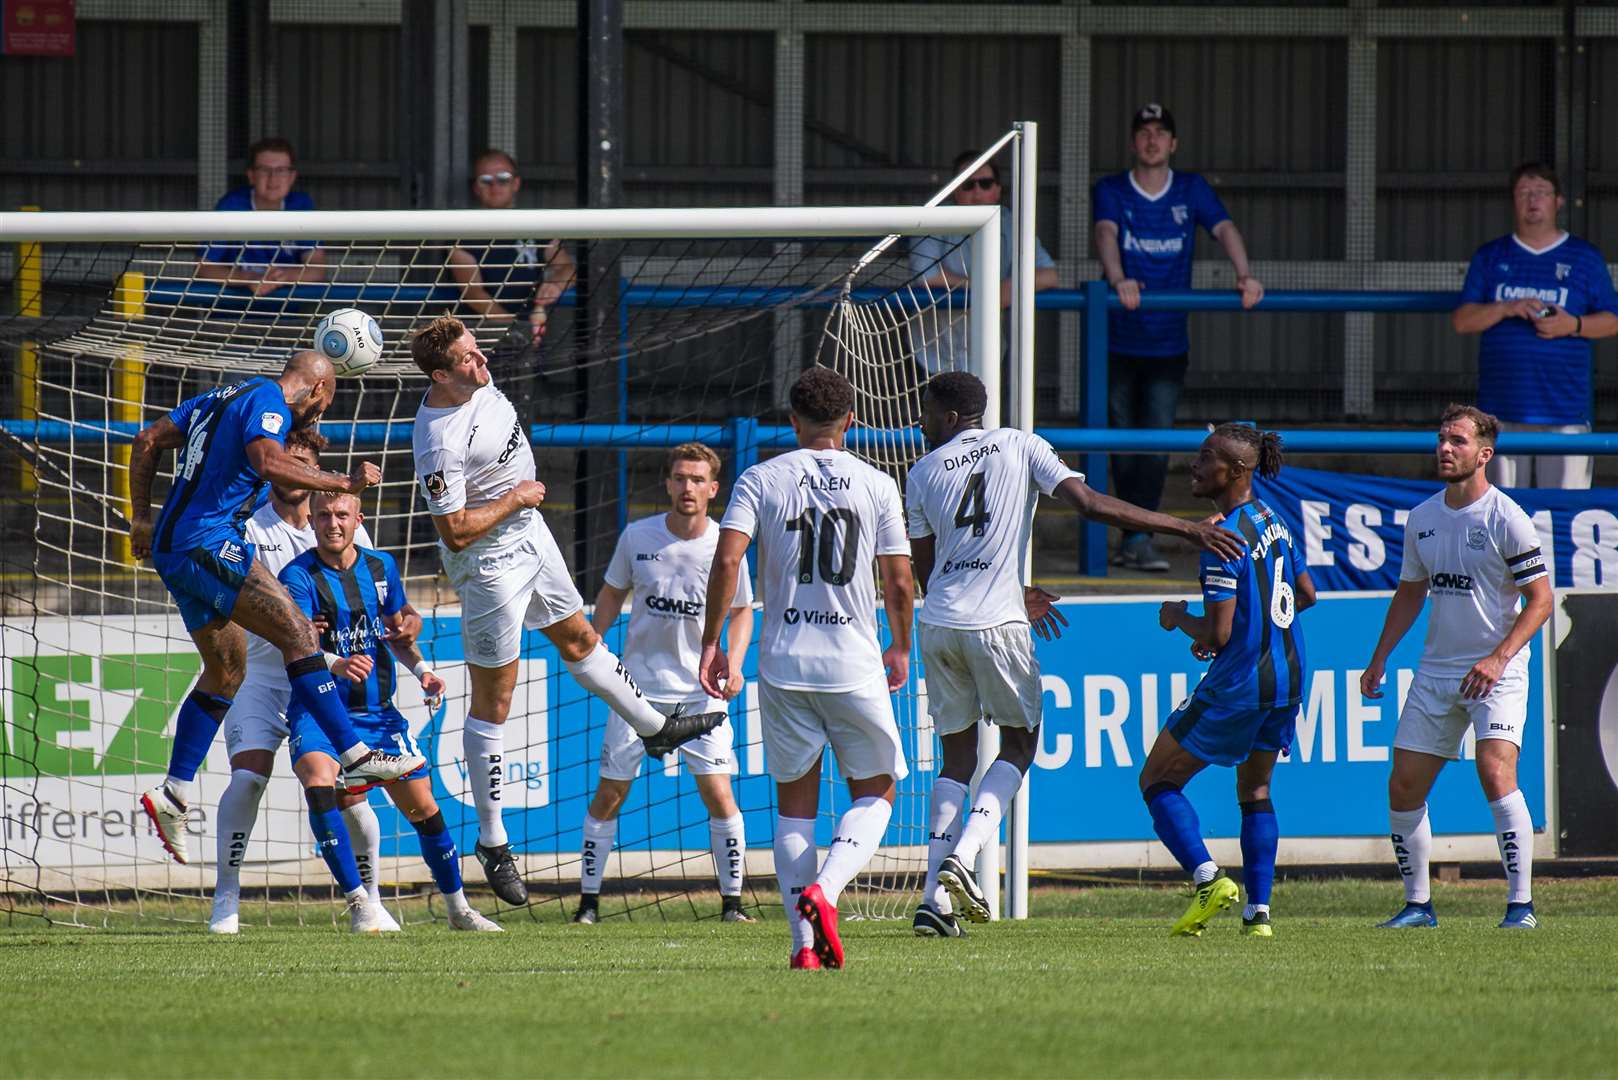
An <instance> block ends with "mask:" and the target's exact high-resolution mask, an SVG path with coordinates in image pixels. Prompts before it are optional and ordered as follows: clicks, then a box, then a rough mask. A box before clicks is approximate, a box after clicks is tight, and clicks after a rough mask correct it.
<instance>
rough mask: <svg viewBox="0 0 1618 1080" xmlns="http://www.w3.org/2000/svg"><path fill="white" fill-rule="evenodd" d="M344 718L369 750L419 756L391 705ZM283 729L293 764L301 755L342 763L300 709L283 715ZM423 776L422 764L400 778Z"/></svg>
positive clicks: (296, 707) (407, 728) (305, 711)
mask: <svg viewBox="0 0 1618 1080" xmlns="http://www.w3.org/2000/svg"><path fill="white" fill-rule="evenodd" d="M348 718H349V720H350V721H352V722H353V724H354V731H355V733H356V734H358V735H359V737H360V738H361V739H363V740H364V741H365V743H366V745H367V746H369V747H371V749H373V750H386V751H387V752H388V753H390V754H391V753H397V754H419V753H421V751H420V750H419V749H418V748H417V747H416V740H414V739H412V738H411V737H410V724H409V722H408V721H406V720H405V718H404V716H403V715H401V714H400V712H399V710H398V709H395V708H394V707H393V706H391V705H389V706H388V707H387V708H385V709H382V710H381V711H379V712H364V713H353V712H351V713H349V714H348ZM287 728H288V729H289V730H290V731H291V738H289V739H288V740H287V753H289V754H291V755H292V761H293V763H294V764H296V763H297V760H298V759H299V758H301V757H303V755H305V754H325V755H326V756H327V757H329V758H331V759H332V760H333V761H340V760H342V759H341V758H339V757H338V756H337V751H336V750H335V749H334V748H333V747H332V744H331V740H330V739H328V738H326V733H325V732H324V731H321V730H320V725H319V724H317V723H315V718H314V717H313V716H311V715H310V713H309V710H308V709H305V708H304V707H303V706H301V705H298V704H294V705H293V706H292V710H291V711H290V712H289V713H287ZM426 775H427V766H425V765H423V766H422V767H421V768H419V769H417V770H416V771H415V772H412V773H410V774H409V775H408V776H403V777H401V778H400V779H403V780H417V779H420V778H421V777H424V776H426Z"/></svg>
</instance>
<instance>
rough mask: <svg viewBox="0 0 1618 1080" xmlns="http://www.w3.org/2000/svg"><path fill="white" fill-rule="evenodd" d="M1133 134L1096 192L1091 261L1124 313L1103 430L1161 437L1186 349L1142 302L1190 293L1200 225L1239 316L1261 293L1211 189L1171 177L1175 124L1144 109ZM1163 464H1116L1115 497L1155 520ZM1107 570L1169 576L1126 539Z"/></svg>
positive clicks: (1174, 325)
mask: <svg viewBox="0 0 1618 1080" xmlns="http://www.w3.org/2000/svg"><path fill="white" fill-rule="evenodd" d="M1130 132H1131V144H1132V147H1133V152H1134V155H1135V165H1134V167H1133V168H1132V169H1130V170H1129V171H1128V172H1122V173H1117V174H1116V175H1113V176H1105V177H1102V178H1101V180H1099V181H1098V182H1097V183H1096V187H1095V219H1096V225H1095V241H1096V252H1097V254H1098V255H1099V256H1100V259H1101V269H1102V272H1103V273H1104V274H1105V275H1106V278H1107V284H1109V285H1111V286H1112V287H1113V289H1114V290H1116V291H1117V293H1118V299H1119V301H1120V302H1121V303H1122V304H1123V307H1124V310H1122V311H1114V312H1112V313H1111V314H1110V315H1109V316H1108V318H1107V345H1108V351H1109V355H1108V358H1107V371H1108V375H1107V378H1108V397H1107V422H1108V423H1109V424H1110V425H1111V426H1112V427H1117V428H1134V427H1141V428H1166V427H1172V426H1174V413H1175V409H1176V408H1178V406H1179V403H1180V391H1181V390H1182V389H1183V388H1184V387H1185V372H1186V368H1187V367H1188V366H1189V363H1190V352H1191V339H1190V337H1189V336H1188V335H1187V333H1186V316H1185V314H1184V313H1183V312H1176V311H1141V310H1139V308H1140V294H1141V293H1142V292H1143V291H1144V290H1147V289H1188V288H1190V287H1191V254H1192V248H1193V247H1194V246H1195V243H1196V236H1197V227H1198V226H1199V225H1200V226H1201V227H1202V228H1204V229H1206V230H1208V232H1209V234H1210V235H1212V236H1213V238H1214V239H1215V240H1217V241H1219V245H1220V246H1221V247H1223V248H1224V249H1225V254H1226V255H1227V256H1228V257H1229V258H1230V264H1231V266H1233V267H1234V268H1235V270H1236V288H1237V290H1238V291H1240V292H1241V294H1242V307H1243V308H1251V307H1252V306H1253V305H1254V304H1256V303H1258V302H1259V301H1260V300H1262V299H1263V298H1264V286H1263V285H1261V284H1259V280H1258V279H1257V278H1255V277H1254V276H1253V274H1252V271H1251V269H1250V268H1249V267H1248V265H1247V247H1246V245H1244V244H1243V243H1242V234H1241V230H1239V229H1237V228H1236V223H1235V222H1234V221H1232V220H1231V218H1230V215H1229V214H1228V213H1226V212H1225V207H1224V205H1223V204H1222V203H1221V202H1220V201H1219V196H1217V195H1215V194H1214V192H1213V188H1211V187H1209V186H1208V182H1207V181H1206V180H1204V179H1203V178H1202V177H1201V176H1198V175H1197V174H1196V173H1185V172H1181V173H1177V172H1175V171H1174V170H1173V169H1172V168H1170V167H1169V159H1170V158H1171V157H1173V155H1174V151H1175V150H1176V149H1178V148H1179V142H1178V140H1176V139H1175V136H1174V114H1173V113H1171V112H1169V111H1168V110H1167V109H1165V108H1164V107H1163V106H1161V105H1157V104H1151V105H1143V106H1141V108H1140V110H1139V111H1138V112H1136V113H1135V118H1134V121H1133V122H1132V123H1131V125H1130ZM1168 464H1169V459H1168V458H1167V456H1164V455H1159V454H1123V455H1116V456H1114V457H1113V459H1112V475H1113V481H1114V486H1115V490H1116V491H1117V494H1118V497H1119V498H1120V499H1124V500H1125V501H1127V502H1132V503H1134V504H1135V505H1137V506H1140V507H1144V508H1145V509H1147V510H1156V509H1157V507H1158V503H1159V502H1161V501H1162V498H1163V479H1164V477H1165V476H1166V475H1167V474H1168ZM1112 565H1114V566H1124V567H1128V568H1130V569H1132V570H1146V571H1150V572H1152V573H1163V572H1165V571H1167V570H1168V568H1169V564H1168V560H1167V559H1165V558H1163V556H1162V555H1160V554H1158V552H1157V549H1156V548H1154V547H1153V546H1152V539H1151V536H1150V535H1149V534H1147V533H1125V534H1124V535H1123V540H1122V542H1121V543H1120V544H1119V546H1118V551H1117V554H1115V555H1114V556H1113V559H1112Z"/></svg>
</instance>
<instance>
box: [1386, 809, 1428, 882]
mask: <svg viewBox="0 0 1618 1080" xmlns="http://www.w3.org/2000/svg"><path fill="white" fill-rule="evenodd" d="M1388 828H1389V831H1390V832H1391V833H1392V836H1391V839H1392V840H1393V857H1394V860H1395V861H1397V862H1398V864H1399V874H1400V876H1402V877H1403V878H1404V886H1405V902H1406V903H1410V904H1425V903H1427V902H1428V901H1429V900H1431V899H1432V896H1433V893H1432V885H1431V884H1430V883H1429V882H1428V880H1427V863H1428V861H1429V860H1430V859H1431V858H1432V855H1433V826H1432V822H1431V821H1429V820H1428V819H1427V804H1426V803H1422V804H1421V805H1420V806H1418V807H1417V808H1416V809H1414V810H1389V811H1388Z"/></svg>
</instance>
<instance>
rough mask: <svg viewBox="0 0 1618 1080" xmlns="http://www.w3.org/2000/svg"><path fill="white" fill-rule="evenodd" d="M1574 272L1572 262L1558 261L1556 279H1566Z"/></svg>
mask: <svg viewBox="0 0 1618 1080" xmlns="http://www.w3.org/2000/svg"><path fill="white" fill-rule="evenodd" d="M1572 272H1573V265H1572V264H1571V263H1557V264H1556V280H1557V281H1566V280H1567V276H1568V275H1569V274H1571V273H1572Z"/></svg>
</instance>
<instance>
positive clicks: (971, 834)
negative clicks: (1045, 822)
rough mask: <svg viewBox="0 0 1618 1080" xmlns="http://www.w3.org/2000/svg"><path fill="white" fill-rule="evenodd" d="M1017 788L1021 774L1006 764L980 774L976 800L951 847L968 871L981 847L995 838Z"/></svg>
mask: <svg viewBox="0 0 1618 1080" xmlns="http://www.w3.org/2000/svg"><path fill="white" fill-rule="evenodd" d="M1021 788H1022V770H1021V769H1019V768H1017V766H1015V765H1013V764H1012V763H1011V762H1009V761H996V762H995V763H994V764H993V765H990V766H989V769H988V771H987V772H985V773H984V774H983V780H982V781H981V782H980V783H979V784H978V797H977V798H976V799H975V800H973V802H972V810H971V812H970V813H968V814H967V816H966V824H965V825H964V826H963V827H962V829H961V840H960V842H959V843H958V844H956V845H955V857H956V858H957V859H960V860H961V861H962V862H963V863H965V864H966V865H967V867H968V868H970V867H971V866H972V865H973V863H975V862H976V861H977V857H978V852H980V851H982V850H983V845H984V844H990V843H993V842H994V841H995V840H997V839H998V838H999V836H1000V819H1001V818H1002V817H1004V816H1005V813H1006V806H1007V805H1008V804H1009V803H1010V802H1011V800H1012V799H1015V798H1016V797H1017V792H1018V791H1019V790H1020V789H1021Z"/></svg>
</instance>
